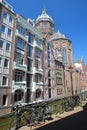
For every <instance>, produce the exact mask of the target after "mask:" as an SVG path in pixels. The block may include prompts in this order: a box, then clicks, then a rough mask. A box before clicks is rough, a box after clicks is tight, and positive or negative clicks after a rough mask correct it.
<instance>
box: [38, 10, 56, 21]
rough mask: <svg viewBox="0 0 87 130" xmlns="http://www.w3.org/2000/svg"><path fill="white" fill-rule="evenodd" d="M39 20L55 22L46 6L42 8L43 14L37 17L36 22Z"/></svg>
mask: <svg viewBox="0 0 87 130" xmlns="http://www.w3.org/2000/svg"><path fill="white" fill-rule="evenodd" d="M39 21H50V22H51V23H54V21H53V19H52V17H50V16H49V15H48V14H47V11H46V9H45V8H44V9H43V10H42V14H41V15H40V16H38V18H37V19H36V23H37V22H39Z"/></svg>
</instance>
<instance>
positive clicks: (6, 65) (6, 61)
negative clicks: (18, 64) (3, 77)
mask: <svg viewBox="0 0 87 130" xmlns="http://www.w3.org/2000/svg"><path fill="white" fill-rule="evenodd" d="M8 61H9V60H8V59H5V60H4V67H8Z"/></svg>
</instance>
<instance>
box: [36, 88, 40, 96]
mask: <svg viewBox="0 0 87 130" xmlns="http://www.w3.org/2000/svg"><path fill="white" fill-rule="evenodd" d="M40 96H41V90H40V89H37V90H36V98H40Z"/></svg>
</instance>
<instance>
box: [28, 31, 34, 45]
mask: <svg viewBox="0 0 87 130" xmlns="http://www.w3.org/2000/svg"><path fill="white" fill-rule="evenodd" d="M33 40H34V36H33V34H32V33H30V32H29V34H28V42H29V43H31V44H33Z"/></svg>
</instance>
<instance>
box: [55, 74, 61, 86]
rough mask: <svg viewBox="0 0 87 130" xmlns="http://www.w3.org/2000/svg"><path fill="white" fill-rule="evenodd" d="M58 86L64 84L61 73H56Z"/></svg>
mask: <svg viewBox="0 0 87 130" xmlns="http://www.w3.org/2000/svg"><path fill="white" fill-rule="evenodd" d="M56 84H57V85H58V84H62V75H61V73H59V72H57V73H56Z"/></svg>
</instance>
